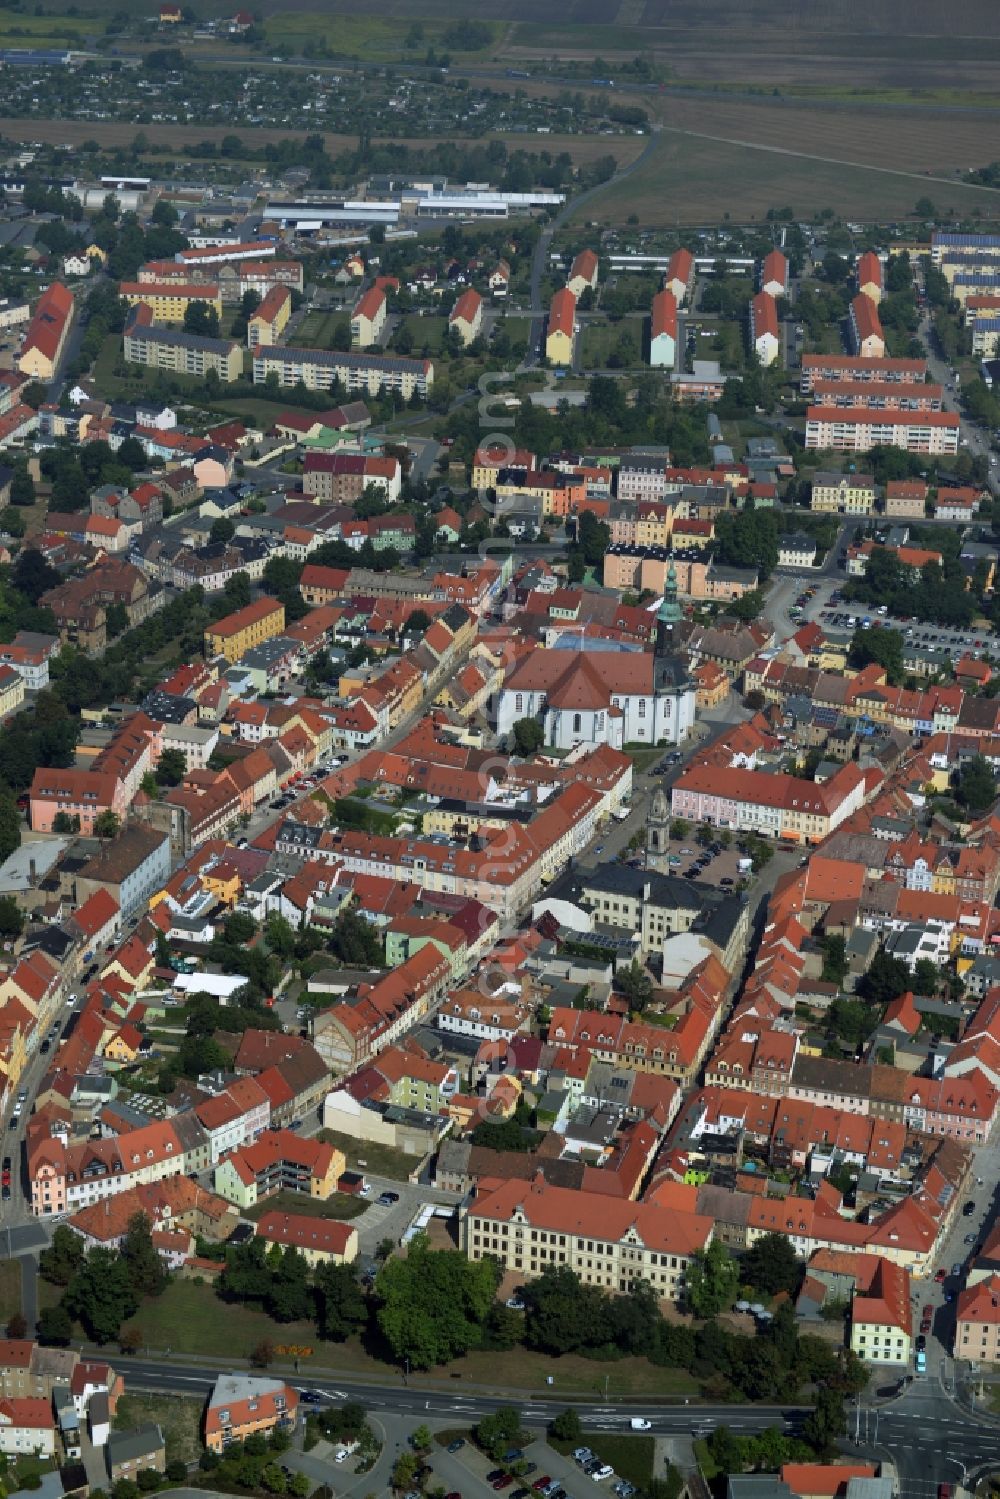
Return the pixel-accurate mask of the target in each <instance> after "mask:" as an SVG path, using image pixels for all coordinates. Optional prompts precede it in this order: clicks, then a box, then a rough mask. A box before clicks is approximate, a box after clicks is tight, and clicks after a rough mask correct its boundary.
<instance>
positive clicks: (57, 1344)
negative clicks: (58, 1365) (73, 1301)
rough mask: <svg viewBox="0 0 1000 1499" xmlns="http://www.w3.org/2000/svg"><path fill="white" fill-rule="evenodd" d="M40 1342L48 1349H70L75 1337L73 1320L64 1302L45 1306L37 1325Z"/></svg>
mask: <svg viewBox="0 0 1000 1499" xmlns="http://www.w3.org/2000/svg"><path fill="white" fill-rule="evenodd" d="M35 1327H36V1330H37V1333H38V1341H39V1342H40V1343H43V1344H44V1345H45V1347H46V1348H68V1347H69V1341H70V1339H71V1338H72V1336H73V1319H72V1318H71V1317H70V1314H69V1312H68V1311H67V1310H66V1308H65V1307H64V1306H63V1304H62V1302H59V1303H57V1305H55V1306H43V1307H42V1310H41V1312H40V1313H39V1314H38V1321H37V1323H36V1324H35Z"/></svg>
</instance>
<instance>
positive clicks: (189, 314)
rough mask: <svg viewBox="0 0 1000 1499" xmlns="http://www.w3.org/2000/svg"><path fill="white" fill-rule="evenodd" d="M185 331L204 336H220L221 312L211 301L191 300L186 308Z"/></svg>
mask: <svg viewBox="0 0 1000 1499" xmlns="http://www.w3.org/2000/svg"><path fill="white" fill-rule="evenodd" d="M184 332H185V333H195V334H198V335H199V336H200V337H202V338H218V336H219V314H218V313H217V312H216V310H215V308H214V307H213V306H212V304H211V302H203V301H200V300H199V301H195V302H189V303H188V304H187V306H186V307H185V309H184Z"/></svg>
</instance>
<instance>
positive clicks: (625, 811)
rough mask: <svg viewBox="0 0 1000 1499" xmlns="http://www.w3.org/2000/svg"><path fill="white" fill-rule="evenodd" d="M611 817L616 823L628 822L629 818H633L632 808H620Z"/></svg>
mask: <svg viewBox="0 0 1000 1499" xmlns="http://www.w3.org/2000/svg"><path fill="white" fill-rule="evenodd" d="M611 815H612V817H613V818H614V819H615V821H616V822H628V820H629V818H630V817H631V816H632V808H631V807H618V808H617V810H616V811H614V812H613V813H612V814H611Z"/></svg>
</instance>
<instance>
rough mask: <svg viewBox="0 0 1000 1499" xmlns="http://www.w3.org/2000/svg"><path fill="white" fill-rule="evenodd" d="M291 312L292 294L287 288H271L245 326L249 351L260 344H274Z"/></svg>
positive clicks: (283, 329)
mask: <svg viewBox="0 0 1000 1499" xmlns="http://www.w3.org/2000/svg"><path fill="white" fill-rule="evenodd" d="M291 312H292V294H291V292H290V291H289V290H288V287H287V286H272V287H271V290H270V291H269V292H268V294H267V296H266V297H265V298H264V300H263V301H262V302H261V304H260V306H259V307H258V308H257V311H256V312H255V313H254V314H253V316H252V317H251V319H250V321H249V322H248V324H247V343H248V344H249V345H250V348H251V349H257V348H260V346H261V345H262V344H264V345H266V344H276V343H277V342H278V339H279V338H280V337H281V335H282V333H283V332H284V331H285V328H286V326H287V324H288V319H289V317H290V316H291Z"/></svg>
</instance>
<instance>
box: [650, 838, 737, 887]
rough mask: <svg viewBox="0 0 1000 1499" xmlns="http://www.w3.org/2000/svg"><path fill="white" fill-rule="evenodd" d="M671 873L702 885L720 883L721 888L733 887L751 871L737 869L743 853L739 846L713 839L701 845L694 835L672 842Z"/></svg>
mask: <svg viewBox="0 0 1000 1499" xmlns="http://www.w3.org/2000/svg"><path fill="white" fill-rule="evenodd" d="M671 849H672V850H674V851H673V852H671V854H670V856H669V858H670V873H671V874H679V875H683V876H685V878H687V879H689V880H692V881H694V880H697V881H698V882H699V883H700V884H704V885H719V886H721V887H722V889H723V890H728V889H731V888H735V887H736V886H737V885H738V884H739V882H740V880H743V879H749V877H750V873H751V871H750V870H749V869H745V870H741V869H740V860H741V859H742V858H744V857H745V856H744V855H743V854H741V853H740V851H739V849H737V848H735V847H732V848H723V846H722V844H721V843H713V844H711V845H710V846H709V847H708V848H702V847H701V846H700V845H699V844H698V843H696V842H695V841H694V839H693V837H688V838H686V839H685V840H684V841H683V842H682V841H680V840H678V842H677V844H676V845H674V844H671Z"/></svg>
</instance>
